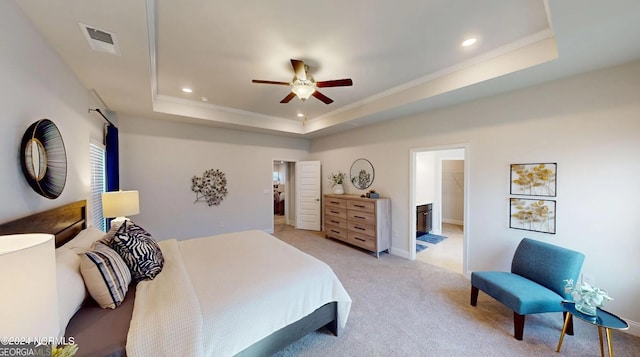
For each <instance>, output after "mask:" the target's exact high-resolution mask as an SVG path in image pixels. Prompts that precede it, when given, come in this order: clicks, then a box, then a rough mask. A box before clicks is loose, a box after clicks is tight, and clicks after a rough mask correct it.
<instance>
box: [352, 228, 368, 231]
mask: <svg viewBox="0 0 640 357" xmlns="http://www.w3.org/2000/svg"><path fill="white" fill-rule="evenodd" d="M353 228H355V229H359V230H361V231H366V230H367V229H366V228H362V227H353Z"/></svg>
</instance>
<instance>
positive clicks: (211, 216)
mask: <svg viewBox="0 0 640 357" xmlns="http://www.w3.org/2000/svg"><path fill="white" fill-rule="evenodd" d="M119 122H120V125H119V128H120V186H121V187H122V189H132V190H133V189H135V190H139V192H140V214H139V215H137V216H133V217H131V219H132V220H134V221H135V222H137V223H139V224H140V225H141V226H143V227H144V228H145V229H147V230H148V231H149V232H150V233H152V234H153V235H154V237H156V238H157V239H167V238H178V239H185V238H192V237H199V236H207V235H212V234H218V233H224V232H232V231H238V230H245V229H260V230H265V231H270V230H271V229H273V181H272V178H273V161H274V160H284V161H298V160H303V159H306V157H307V156H308V146H309V143H308V141H307V140H304V139H295V138H287V137H282V136H273V135H266V134H256V133H247V132H240V131H234V130H228V129H220V128H213V127H206V126H200V125H192V124H179V123H177V122H173V121H165V120H153V119H144V118H132V117H123V116H120V121H119ZM283 166H284V165H283ZM209 169H219V170H220V171H222V172H224V174H225V176H226V179H227V190H228V191H229V193H228V195H227V197H225V198H224V200H223V201H222V203H221V204H220V205H219V206H211V207H209V206H208V205H207V204H206V203H203V202H198V203H195V204H194V200H195V193H194V192H192V191H191V178H192V177H193V176H201V175H202V173H203V172H204V171H205V170H209Z"/></svg>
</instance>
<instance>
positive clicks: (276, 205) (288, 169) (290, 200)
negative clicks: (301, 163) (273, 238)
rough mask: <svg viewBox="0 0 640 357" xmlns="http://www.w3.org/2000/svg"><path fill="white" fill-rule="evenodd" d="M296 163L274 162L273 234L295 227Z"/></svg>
mask: <svg viewBox="0 0 640 357" xmlns="http://www.w3.org/2000/svg"><path fill="white" fill-rule="evenodd" d="M295 176H296V175H295V162H293V161H284V160H273V232H274V233H275V232H280V231H284V230H289V229H294V227H295V199H294V198H295Z"/></svg>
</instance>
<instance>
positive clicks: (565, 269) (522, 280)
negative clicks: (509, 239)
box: [471, 238, 584, 340]
mask: <svg viewBox="0 0 640 357" xmlns="http://www.w3.org/2000/svg"><path fill="white" fill-rule="evenodd" d="M583 262H584V254H582V253H579V252H576V251H573V250H569V249H566V248H562V247H558V246H555V245H553V244H549V243H544V242H540V241H537V240H533V239H529V238H524V239H523V240H522V241H521V242H520V244H519V245H518V248H517V249H516V252H515V254H514V256H513V260H512V262H511V272H502V271H476V272H472V273H471V305H472V306H476V305H477V303H478V291H479V290H482V291H484V292H485V293H486V294H487V295H489V296H491V297H493V298H494V299H496V300H498V301H499V302H500V303H502V304H504V305H505V306H506V307H508V308H509V309H511V310H513V324H514V336H515V338H516V339H517V340H522V335H523V332H524V318H525V315H529V314H539V313H543V312H564V311H563V309H562V305H561V304H560V303H561V302H562V301H563V300H564V299H570V298H571V295H570V294H568V293H566V292H565V285H566V283H565V282H564V281H565V280H566V279H573V281H577V280H578V277H579V275H580V270H581V269H582V263H583ZM564 316H565V318H566V313H564ZM563 321H564V320H563ZM567 333H568V334H569V335H573V321H572V320H570V321H569V324H568V326H567Z"/></svg>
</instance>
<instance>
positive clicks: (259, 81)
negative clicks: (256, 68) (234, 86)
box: [251, 79, 289, 86]
mask: <svg viewBox="0 0 640 357" xmlns="http://www.w3.org/2000/svg"><path fill="white" fill-rule="evenodd" d="M251 82H252V83H262V84H279V85H282V86H288V85H289V83H287V82H276V81H263V80H260V79H254V80H252V81H251Z"/></svg>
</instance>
